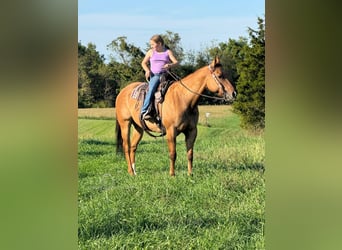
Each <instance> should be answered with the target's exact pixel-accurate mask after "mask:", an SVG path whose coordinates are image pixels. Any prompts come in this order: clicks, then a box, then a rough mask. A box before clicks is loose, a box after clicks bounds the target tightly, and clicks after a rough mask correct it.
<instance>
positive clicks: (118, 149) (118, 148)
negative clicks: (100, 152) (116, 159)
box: [115, 120, 122, 153]
mask: <svg viewBox="0 0 342 250" xmlns="http://www.w3.org/2000/svg"><path fill="white" fill-rule="evenodd" d="M115 134H116V153H119V152H122V137H121V127H120V124H119V122H118V120H116V126H115Z"/></svg>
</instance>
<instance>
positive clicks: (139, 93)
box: [131, 82, 148, 100]
mask: <svg viewBox="0 0 342 250" xmlns="http://www.w3.org/2000/svg"><path fill="white" fill-rule="evenodd" d="M147 88H148V83H147V82H142V83H140V84H139V85H138V86H136V87H135V88H134V89H133V91H132V95H131V97H132V98H133V99H137V100H140V99H141V98H143V96H144V93H145V92H146V90H147Z"/></svg>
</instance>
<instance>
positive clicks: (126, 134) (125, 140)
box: [120, 121, 135, 175]
mask: <svg viewBox="0 0 342 250" xmlns="http://www.w3.org/2000/svg"><path fill="white" fill-rule="evenodd" d="M120 126H121V136H122V148H123V152H124V155H125V158H126V162H127V166H128V173H129V174H130V175H134V174H135V171H134V170H133V167H132V160H131V157H130V151H131V150H130V148H131V142H130V127H131V122H130V121H124V122H123V123H122V124H120Z"/></svg>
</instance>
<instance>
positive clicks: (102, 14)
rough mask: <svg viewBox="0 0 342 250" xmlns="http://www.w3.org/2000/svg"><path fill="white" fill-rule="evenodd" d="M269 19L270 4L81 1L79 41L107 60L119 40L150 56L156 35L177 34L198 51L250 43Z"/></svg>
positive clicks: (243, 0) (257, 0)
mask: <svg viewBox="0 0 342 250" xmlns="http://www.w3.org/2000/svg"><path fill="white" fill-rule="evenodd" d="M258 17H261V18H263V19H264V18H265V0H206V1H201V0H197V1H195V2H194V1H185V0H172V1H162V0H160V1H157V0H153V1H151V0H142V1H127V0H121V1H113V0H96V1H94V0H79V1H78V41H79V42H81V44H82V45H84V46H86V45H87V44H88V43H93V44H95V45H96V50H97V51H99V53H100V54H101V55H104V56H105V58H106V59H108V58H109V54H110V53H111V51H110V50H107V45H108V44H110V43H111V42H112V41H113V40H115V39H116V38H117V37H120V36H126V37H127V39H126V41H127V42H128V43H130V44H133V45H135V46H136V47H139V48H141V49H142V50H145V49H146V48H147V44H148V42H149V39H150V38H151V37H152V36H153V35H154V34H164V33H166V31H171V32H173V33H178V34H179V36H180V38H181V41H180V45H181V46H182V48H183V49H184V50H185V52H187V51H192V50H194V51H198V50H201V49H204V48H206V47H208V46H210V45H212V44H213V43H214V44H217V43H219V42H227V41H228V40H229V39H230V38H231V39H238V38H239V37H246V38H247V37H248V31H247V30H248V27H249V28H253V29H257V27H258V25H257V19H258Z"/></svg>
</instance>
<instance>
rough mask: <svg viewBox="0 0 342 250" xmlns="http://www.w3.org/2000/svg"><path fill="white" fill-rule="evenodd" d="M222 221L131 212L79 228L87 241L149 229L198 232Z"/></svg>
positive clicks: (83, 238) (80, 234)
mask: <svg viewBox="0 0 342 250" xmlns="http://www.w3.org/2000/svg"><path fill="white" fill-rule="evenodd" d="M219 223H220V219H219V217H214V216H210V217H208V216H203V217H199V216H193V215H192V214H184V215H183V216H182V217H181V218H180V217H179V216H178V215H176V214H174V215H170V218H168V219H164V220H163V219H161V218H160V217H159V216H157V215H156V216H155V217H152V216H151V215H146V216H143V215H140V216H137V217H136V218H134V217H132V215H131V214H130V215H129V214H125V213H116V214H114V215H113V216H111V217H110V218H107V219H106V220H105V223H103V224H101V223H96V222H93V223H91V224H89V225H88V226H87V227H82V230H81V229H80V228H79V229H78V236H79V239H80V240H82V241H87V240H89V239H97V238H99V237H105V238H110V237H112V236H113V235H117V234H127V235H129V234H132V233H142V232H149V231H163V230H166V229H170V228H175V229H177V228H185V229H186V230H187V231H188V232H190V233H194V234H196V232H197V231H198V229H200V228H210V227H215V226H217V225H218V224H219Z"/></svg>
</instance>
